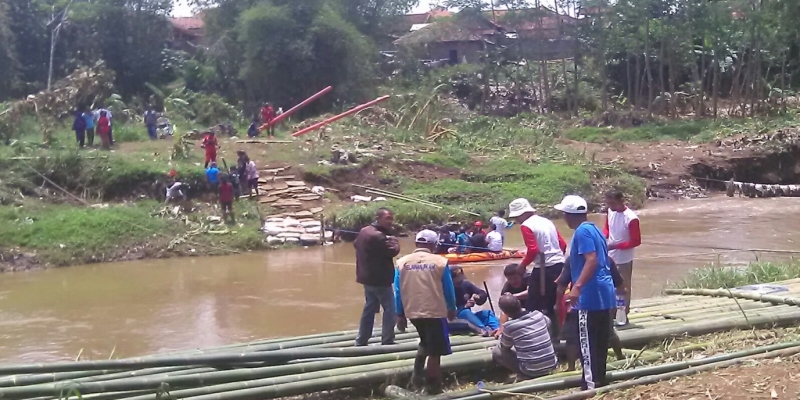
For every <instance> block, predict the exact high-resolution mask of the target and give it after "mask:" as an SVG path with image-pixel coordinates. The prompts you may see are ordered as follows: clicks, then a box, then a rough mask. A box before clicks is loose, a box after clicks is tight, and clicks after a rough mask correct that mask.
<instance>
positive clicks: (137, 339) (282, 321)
mask: <svg viewBox="0 0 800 400" xmlns="http://www.w3.org/2000/svg"><path fill="white" fill-rule="evenodd" d="M676 204H677V205H679V207H673V206H674V205H676ZM743 210H745V211H743ZM797 212H800V204H797V202H796V201H794V199H791V198H774V199H744V198H733V199H729V198H721V199H699V200H692V201H684V202H676V203H670V202H656V203H653V204H652V205H651V206H650V207H648V208H645V209H643V210H642V211H641V218H642V221H646V222H647V224H643V225H642V226H643V227H647V228H646V229H643V232H642V234H643V245H642V246H641V247H640V248H638V249H637V253H636V260H637V261H636V269H635V273H634V276H633V281H632V284H633V296H634V298H636V299H642V298H647V297H653V296H657V295H659V294H661V293H662V291H663V289H664V287H666V286H671V285H673V284H678V283H680V282H682V281H683V280H684V279H686V278H688V277H690V275H689V274H690V273H691V271H693V270H695V269H697V268H701V267H704V266H706V265H711V264H718V265H720V266H731V265H732V266H741V265H746V264H748V263H750V262H755V261H775V262H781V261H789V260H791V255H788V254H766V253H753V252H732V251H727V252H725V251H717V252H714V251H711V250H707V249H696V248H691V247H675V246H665V245H663V244H664V243H673V244H678V245H681V244H683V245H692V246H723V247H737V248H750V247H753V248H773V249H783V250H794V249H796V243H797V242H798V241H800V231H798V230H797V229H796V227H794V226H793V225H792V224H786V223H785V216H786V215H787V213H788V214H789V215H791V214H793V213H797ZM597 217H599V216H593V217H592V218H597ZM596 220H597V219H596ZM556 224H557V226H558V228H559V229H560V230H561V231H562V232H563V233H564V235H565V236H570V235H571V231H570V230H569V229H568V228H567V227H566V226H564V225H563V221H561V220H556ZM508 241H509V245H510V246H511V247H519V246H522V238H521V237H520V236H519V234H518V231H517V230H512V231H511V232H510V233H509V237H508ZM656 243H661V244H656ZM412 247H413V243H411V239H409V238H403V239H402V241H401V248H402V251H403V252H407V251H410V250H409V249H411V248H412ZM354 260H355V251H354V249H353V246H352V245H351V244H348V243H341V244H336V245H333V246H314V247H309V248H305V249H304V248H297V247H295V248H286V249H281V250H276V251H268V252H261V251H253V252H244V253H241V254H237V255H224V256H219V257H182V258H165V259H144V260H137V261H130V262H125V263H95V264H88V265H80V266H74V267H69V268H50V269H45V270H43V271H38V272H36V273H14V274H6V275H4V276H3V279H2V280H0V293H2V296H0V324H2V326H3V327H4V332H5V339H4V344H3V346H0V360H5V361H19V362H23V361H49V360H57V359H60V358H65V357H66V358H74V357H75V355H76V354H77V353H78V352H79V351H80V350H81V349H84V356H85V357H91V358H93V359H106V358H108V354H109V352H110V351H111V349H112V348H114V347H115V346H116V354H118V356H120V357H125V356H137V355H144V354H150V353H156V352H164V351H173V350H181V349H186V348H200V347H211V346H218V345H219V346H221V345H225V344H228V343H231V342H247V341H251V340H256V339H258V338H263V337H283V336H296V335H301V334H313V333H319V332H328V331H337V330H345V329H355V327H356V325H357V323H358V319H359V315H360V312H361V309H362V307H363V305H364V304H363V301H364V299H363V292H362V288H361V287H360V286H359V285H358V284H357V283H356V282H355V270H354V267H353V263H354ZM504 265H505V263H504V262H502V261H501V262H497V263H477V264H472V265H466V266H465V271H466V273H467V276H468V278H469V279H470V280H471V281H472V282H475V283H478V284H479V285H480V284H481V283H482V282H483V281H485V282H486V284H487V285H488V287H489V290H490V291H491V293H492V294H493V297H492V298H493V300H495V301H496V300H497V298H496V293H498V292H499V290H500V289H501V287H502V285H503V283H504V281H505V279H504V277H503V275H502V269H503V266H504Z"/></svg>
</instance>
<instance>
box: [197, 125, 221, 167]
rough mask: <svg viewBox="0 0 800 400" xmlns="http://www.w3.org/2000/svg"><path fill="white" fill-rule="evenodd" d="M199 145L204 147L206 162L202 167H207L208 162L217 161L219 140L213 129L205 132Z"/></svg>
mask: <svg viewBox="0 0 800 400" xmlns="http://www.w3.org/2000/svg"><path fill="white" fill-rule="evenodd" d="M200 147H202V148H204V149H206V163H205V165H204V166H203V168H206V169H207V168H208V164H210V163H215V162H217V147H219V141H217V136H216V135H215V134H214V132H213V131H209V132H208V133H206V136H205V137H203V143H202V144H201V145H200Z"/></svg>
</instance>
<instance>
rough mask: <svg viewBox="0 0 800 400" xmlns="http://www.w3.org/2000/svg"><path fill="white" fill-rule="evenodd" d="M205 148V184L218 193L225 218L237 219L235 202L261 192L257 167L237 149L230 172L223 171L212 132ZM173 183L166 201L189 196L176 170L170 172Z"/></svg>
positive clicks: (205, 142)
mask: <svg viewBox="0 0 800 400" xmlns="http://www.w3.org/2000/svg"><path fill="white" fill-rule="evenodd" d="M200 146H201V147H202V148H203V149H205V165H204V168H205V176H206V184H207V185H208V187H209V189H210V190H211V192H212V193H215V194H216V195H217V198H216V199H217V200H218V201H219V204H220V207H221V208H222V218H223V220H225V221H227V220H229V219H230V221H231V222H236V218H235V217H234V213H233V202H234V200H236V199H238V198H239V197H241V196H242V195H248V196H252V195H256V196H257V195H258V177H259V174H258V168H257V167H256V163H255V162H254V161H253V160H251V159H250V157H249V156H248V155H247V153H246V152H245V151H244V150H239V151H237V152H236V155H237V161H236V165H235V166H231V167H230V168H229V169H228V170H227V171H223V170H220V168H219V165H218V164H217V149H218V148H219V147H220V146H219V142H218V141H217V138H216V135H215V134H214V132H213V131H210V132H207V133H206V134H205V136H204V137H203V141H202V143H201V145H200ZM169 176H170V179H171V182H170V183H169V184H168V185H167V190H166V200H165V201H166V202H167V203H170V202H174V201H179V200H186V199H187V187H186V185H185V184H184V183H183V182H181V181H180V180H179V179H178V174H177V172H176V171H175V170H172V171H170V173H169Z"/></svg>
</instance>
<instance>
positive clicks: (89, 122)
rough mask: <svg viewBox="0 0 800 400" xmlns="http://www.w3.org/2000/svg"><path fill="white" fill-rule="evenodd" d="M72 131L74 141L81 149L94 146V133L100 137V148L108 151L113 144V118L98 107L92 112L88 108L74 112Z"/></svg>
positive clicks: (108, 112)
mask: <svg viewBox="0 0 800 400" xmlns="http://www.w3.org/2000/svg"><path fill="white" fill-rule="evenodd" d="M72 130H73V131H75V141H76V142H78V146H79V147H80V148H83V147H84V146H86V145H87V142H88V145H89V146H90V147H93V146H94V137H95V133H97V136H100V142H101V145H102V148H103V149H105V150H108V149H110V148H111V146H112V145H113V144H114V136H113V116H112V115H111V111H109V110H107V109H105V108H102V107H99V108H97V109H96V110H94V111H92V110H90V109H89V108H86V109H79V110H77V111H76V112H75V119H74V120H73V121H72Z"/></svg>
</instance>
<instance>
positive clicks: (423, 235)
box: [415, 229, 439, 244]
mask: <svg viewBox="0 0 800 400" xmlns="http://www.w3.org/2000/svg"><path fill="white" fill-rule="evenodd" d="M415 241H416V242H417V243H427V244H431V243H437V242H438V241H439V235H437V234H436V232H434V231H432V230H430V229H423V230H421V231H419V233H417V238H416V240H415Z"/></svg>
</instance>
